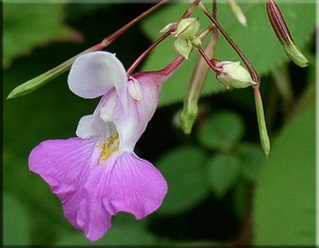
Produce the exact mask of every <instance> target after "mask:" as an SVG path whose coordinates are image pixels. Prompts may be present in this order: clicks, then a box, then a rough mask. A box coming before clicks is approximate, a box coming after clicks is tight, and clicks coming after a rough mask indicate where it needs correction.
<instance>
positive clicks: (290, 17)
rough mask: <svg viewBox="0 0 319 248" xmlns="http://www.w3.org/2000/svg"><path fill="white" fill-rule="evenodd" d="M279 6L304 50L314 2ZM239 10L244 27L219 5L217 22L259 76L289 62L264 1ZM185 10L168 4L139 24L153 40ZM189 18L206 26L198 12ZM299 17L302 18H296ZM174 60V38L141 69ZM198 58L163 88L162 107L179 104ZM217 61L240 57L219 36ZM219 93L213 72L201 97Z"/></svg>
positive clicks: (193, 57) (194, 56) (225, 6)
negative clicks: (245, 24)
mask: <svg viewBox="0 0 319 248" xmlns="http://www.w3.org/2000/svg"><path fill="white" fill-rule="evenodd" d="M289 3H290V4H289ZM205 4H206V3H205ZM206 6H207V8H209V9H210V6H209V4H206ZM279 6H280V8H281V9H282V12H283V15H284V17H285V20H286V22H287V24H288V26H289V28H290V31H291V34H292V36H293V37H294V40H295V41H296V43H297V44H298V45H299V46H300V47H303V46H304V45H305V44H306V43H307V42H308V41H309V40H310V39H311V37H312V35H313V33H314V30H315V1H307V2H305V3H303V2H298V3H296V2H294V3H291V2H289V1H285V2H282V1H280V3H279ZM241 7H242V9H243V11H244V13H245V15H246V18H247V22H248V27H247V28H245V27H243V26H242V25H240V24H239V23H238V22H237V20H236V17H235V16H234V15H232V13H231V9H230V8H229V6H228V4H219V5H218V13H217V15H218V20H219V22H220V24H221V25H222V27H223V28H224V29H225V30H226V32H227V33H228V34H229V35H230V37H231V38H232V39H233V40H234V41H235V42H236V44H237V45H238V46H239V48H240V49H241V50H242V51H243V52H244V53H245V55H246V56H247V58H248V59H249V60H250V61H251V63H252V64H253V65H254V67H255V68H256V69H257V71H258V73H259V74H261V75H262V74H265V73H267V72H269V70H270V69H271V68H276V67H277V66H278V65H279V64H281V63H283V62H285V61H288V60H289V59H288V57H287V56H286V54H285V52H284V51H283V49H282V47H281V45H280V43H279V41H278V40H277V38H276V36H275V34H274V32H273V30H272V29H271V26H270V24H269V21H268V17H267V14H266V10H265V8H266V6H265V1H264V2H262V3H260V2H255V1H254V3H242V4H241ZM186 8H187V4H169V5H168V6H167V7H164V8H162V9H160V10H159V11H157V12H155V13H154V14H153V15H152V16H151V17H149V18H147V19H146V20H145V21H144V22H143V23H142V28H143V30H144V31H145V33H146V34H147V35H148V36H149V37H150V38H151V39H152V40H156V39H157V38H158V37H159V36H160V35H159V33H158V31H159V30H161V29H162V28H163V27H165V26H166V25H167V24H168V23H170V22H173V21H177V20H178V19H179V18H180V17H181V15H182V14H183V13H184V11H185V10H186ZM304 13H307V15H304ZM192 16H193V17H199V20H200V22H201V28H206V27H207V26H208V24H209V21H208V19H207V18H206V17H205V16H203V14H202V13H201V12H200V11H198V10H196V11H195V12H194V13H193V15H192ZM300 16H302V17H303V18H299V17H300ZM205 42H207V41H204V42H203V44H205ZM174 57H176V52H175V51H174V49H173V38H172V37H170V38H168V39H167V40H165V41H164V42H163V44H161V45H160V46H159V47H157V48H156V49H155V50H154V51H153V52H152V53H151V54H150V56H148V59H147V60H146V62H145V64H144V67H143V70H152V69H159V68H162V67H164V66H165V65H166V64H168V63H169V62H170V61H171V60H172V59H173V58H174ZM197 57H198V55H197V54H196V52H195V51H193V52H192V53H191V56H190V59H189V60H188V61H185V62H184V63H183V65H182V66H181V67H180V68H179V69H178V70H177V71H176V72H175V73H174V74H173V75H172V76H171V78H170V79H169V80H168V81H167V83H166V84H165V85H164V87H163V91H162V96H161V102H160V103H161V105H167V104H171V103H174V102H177V101H182V99H183V97H184V95H185V93H186V89H187V85H188V82H189V80H190V78H191V72H192V68H193V66H194V65H195V62H196V59H197ZM216 58H218V59H221V60H232V61H238V60H239V57H238V56H237V55H236V53H235V52H234V51H233V50H232V49H231V47H230V45H229V44H228V43H226V42H225V39H224V38H223V37H222V35H220V36H219V40H218V43H217V47H216ZM221 90H225V87H224V86H222V85H221V84H220V83H218V82H217V80H216V79H215V75H214V73H212V72H211V73H208V77H207V81H206V84H205V86H204V89H203V94H204V95H207V94H211V93H217V92H219V91H221Z"/></svg>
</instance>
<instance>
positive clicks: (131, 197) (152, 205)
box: [85, 153, 167, 219]
mask: <svg viewBox="0 0 319 248" xmlns="http://www.w3.org/2000/svg"><path fill="white" fill-rule="evenodd" d="M104 166H105V165H102V168H100V169H97V170H93V171H92V173H91V175H90V178H89V179H88V180H87V183H86V185H85V188H86V190H87V191H94V192H95V193H94V194H95V195H99V194H100V193H102V194H103V204H104V206H105V208H106V209H108V211H109V212H110V213H111V214H112V215H115V214H117V213H118V212H122V211H124V212H128V213H131V214H133V215H134V216H135V217H136V218H137V219H141V218H143V217H145V216H146V215H148V214H150V213H152V212H154V211H155V210H157V209H158V208H159V207H160V205H161V204H162V202H163V199H164V197H165V195H166V193H167V183H166V181H165V179H164V177H163V176H162V174H161V173H160V172H159V171H158V170H157V169H156V168H155V167H154V166H153V165H152V164H151V163H150V162H148V161H146V160H143V159H141V158H139V157H137V156H136V155H135V154H134V153H123V154H122V155H120V156H119V157H118V158H117V159H116V161H115V162H114V163H113V164H112V166H109V165H107V167H106V168H105V167H104ZM105 169H106V170H105ZM102 170H104V172H102V173H101V171H102Z"/></svg>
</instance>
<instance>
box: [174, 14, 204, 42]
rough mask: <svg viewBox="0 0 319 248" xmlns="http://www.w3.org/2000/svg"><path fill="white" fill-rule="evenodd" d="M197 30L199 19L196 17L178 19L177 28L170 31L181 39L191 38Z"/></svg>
mask: <svg viewBox="0 0 319 248" xmlns="http://www.w3.org/2000/svg"><path fill="white" fill-rule="evenodd" d="M198 30H199V21H198V19H197V18H185V19H182V20H180V21H179V23H178V25H177V29H176V31H175V32H174V33H172V34H173V35H174V36H175V37H178V38H182V39H192V38H194V37H195V36H196V34H197V32H198Z"/></svg>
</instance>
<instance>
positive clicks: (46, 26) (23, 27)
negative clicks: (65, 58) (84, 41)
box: [3, 2, 73, 67]
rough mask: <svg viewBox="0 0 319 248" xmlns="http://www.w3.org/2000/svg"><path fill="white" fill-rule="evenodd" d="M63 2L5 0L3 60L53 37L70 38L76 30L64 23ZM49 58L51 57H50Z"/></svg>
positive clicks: (44, 42) (7, 62) (29, 49)
mask: <svg viewBox="0 0 319 248" xmlns="http://www.w3.org/2000/svg"><path fill="white" fill-rule="evenodd" d="M63 7H64V4H63V3H59V4H57V3H55V4H49V3H46V4H33V3H18V4H17V3H8V2H7V3H5V4H4V5H3V27H4V29H3V45H4V49H3V64H4V66H5V67H7V66H9V65H10V63H11V62H12V60H13V59H14V58H16V57H17V56H20V55H22V54H28V53H30V52H31V50H32V49H33V48H34V47H36V46H38V45H44V44H47V43H48V42H50V41H53V40H55V41H57V40H66V39H70V38H71V35H72V33H73V31H71V29H70V28H68V27H67V26H65V25H64V24H63ZM48 59H50V58H48Z"/></svg>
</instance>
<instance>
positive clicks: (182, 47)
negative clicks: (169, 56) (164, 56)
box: [174, 38, 193, 59]
mask: <svg viewBox="0 0 319 248" xmlns="http://www.w3.org/2000/svg"><path fill="white" fill-rule="evenodd" d="M174 47H175V49H176V51H177V52H178V53H179V54H180V55H182V56H183V57H184V58H186V59H188V55H189V53H190V52H191V50H192V48H193V44H192V42H191V41H190V40H185V39H181V38H176V40H175V41H174Z"/></svg>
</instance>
